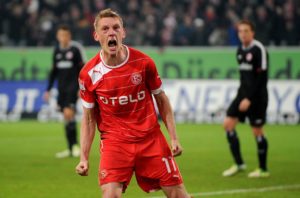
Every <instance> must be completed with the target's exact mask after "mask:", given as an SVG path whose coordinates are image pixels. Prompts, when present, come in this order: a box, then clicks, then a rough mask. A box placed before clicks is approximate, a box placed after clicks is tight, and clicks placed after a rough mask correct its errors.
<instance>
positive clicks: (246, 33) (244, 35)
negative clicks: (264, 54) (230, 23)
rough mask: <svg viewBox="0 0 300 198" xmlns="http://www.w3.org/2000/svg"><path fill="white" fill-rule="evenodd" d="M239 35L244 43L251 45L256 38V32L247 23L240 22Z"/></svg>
mask: <svg viewBox="0 0 300 198" xmlns="http://www.w3.org/2000/svg"><path fill="white" fill-rule="evenodd" d="M238 35H239V39H240V41H241V43H242V44H243V45H249V44H250V43H251V41H252V40H253V38H254V32H253V31H252V30H251V27H250V26H249V25H247V24H240V25H239V26H238Z"/></svg>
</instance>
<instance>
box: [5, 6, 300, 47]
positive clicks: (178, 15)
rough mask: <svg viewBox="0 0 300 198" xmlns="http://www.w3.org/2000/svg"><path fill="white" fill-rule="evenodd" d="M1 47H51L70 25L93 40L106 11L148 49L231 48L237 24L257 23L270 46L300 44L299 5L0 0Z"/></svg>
mask: <svg viewBox="0 0 300 198" xmlns="http://www.w3.org/2000/svg"><path fill="white" fill-rule="evenodd" d="M0 2H1V3H0V45H1V46H49V45H53V44H54V43H55V30H56V27H57V25H59V24H61V23H67V24H69V25H70V27H71V28H72V30H73V34H74V35H73V38H74V39H75V40H78V41H80V42H82V43H83V44H84V45H88V46H89V45H98V44H97V43H96V42H94V41H93V39H92V36H91V35H92V32H93V20H94V16H95V14H96V13H97V12H98V11H99V10H101V9H104V8H107V7H110V8H112V9H115V10H117V11H118V12H119V13H120V14H121V15H122V17H123V18H124V22H125V27H126V30H127V38H126V43H127V44H130V45H135V46H138V45H146V46H168V45H172V46H183V45H184V46H224V45H227V46H231V45H237V44H238V38H237V34H236V23H237V22H238V21H239V20H240V19H250V20H252V21H254V23H255V25H256V28H257V32H256V38H257V39H259V40H260V41H262V43H264V44H265V45H276V46H277V45H283V46H285V45H288V46H290V45H299V44H300V1H298V0H114V1H112V0H0Z"/></svg>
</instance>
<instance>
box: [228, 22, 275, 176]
mask: <svg viewBox="0 0 300 198" xmlns="http://www.w3.org/2000/svg"><path fill="white" fill-rule="evenodd" d="M254 34H255V30H254V25H253V24H252V23H251V22H250V21H247V20H243V21H241V22H240V23H239V24H238V36H239V39H240V41H241V46H240V47H239V48H238V50H237V54H236V58H237V61H238V63H239V71H240V87H239V89H238V93H237V96H236V98H235V99H234V100H233V101H232V103H231V105H230V106H229V108H228V110H227V117H226V118H225V120H224V129H225V130H226V135H227V139H228V142H229V145H230V150H231V154H232V156H233V159H234V161H235V164H234V165H233V166H231V167H230V168H229V169H227V170H225V171H224V172H223V176H225V177H227V176H232V175H235V174H237V173H239V172H241V171H244V170H245V169H246V165H245V163H244V161H243V158H242V155H241V151H240V142H239V138H238V135H237V132H236V129H235V128H236V125H237V123H238V122H239V121H240V122H244V121H245V118H246V117H247V118H248V119H249V121H250V126H251V128H252V131H253V134H254V136H255V140H256V143H257V152H258V161H259V168H257V169H256V170H254V171H253V172H250V173H249V174H248V177H250V178H262V177H268V176H269V175H270V174H269V172H268V169H267V151H268V141H267V139H266V137H265V135H264V130H263V126H264V124H265V121H266V110H267V106H268V90H267V82H268V64H269V63H268V53H267V51H266V49H265V47H264V46H263V45H262V44H261V43H260V42H259V41H257V40H255V39H254Z"/></svg>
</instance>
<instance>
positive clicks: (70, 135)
mask: <svg viewBox="0 0 300 198" xmlns="http://www.w3.org/2000/svg"><path fill="white" fill-rule="evenodd" d="M65 131H66V137H67V141H68V148H69V150H70V151H72V147H73V145H74V144H77V129H76V121H75V120H73V121H68V122H66V123H65Z"/></svg>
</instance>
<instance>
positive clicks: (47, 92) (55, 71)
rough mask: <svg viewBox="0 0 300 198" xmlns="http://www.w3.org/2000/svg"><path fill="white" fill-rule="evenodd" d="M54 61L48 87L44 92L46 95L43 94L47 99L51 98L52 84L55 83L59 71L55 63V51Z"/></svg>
mask: <svg viewBox="0 0 300 198" xmlns="http://www.w3.org/2000/svg"><path fill="white" fill-rule="evenodd" d="M52 62H53V66H52V68H51V71H50V73H49V78H48V86H47V89H46V91H45V93H44V96H43V98H44V100H45V101H48V100H49V97H50V94H49V91H50V89H51V88H52V86H53V84H54V81H55V78H56V76H57V72H58V69H57V67H56V63H55V53H53V58H52Z"/></svg>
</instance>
